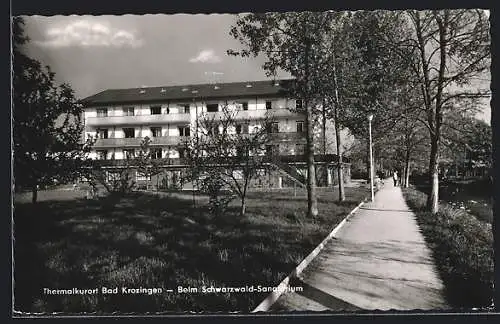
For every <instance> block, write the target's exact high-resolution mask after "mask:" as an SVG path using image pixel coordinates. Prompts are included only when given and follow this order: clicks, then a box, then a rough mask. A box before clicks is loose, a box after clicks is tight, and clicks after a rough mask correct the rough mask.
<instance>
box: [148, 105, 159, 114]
mask: <svg viewBox="0 0 500 324" xmlns="http://www.w3.org/2000/svg"><path fill="white" fill-rule="evenodd" d="M150 109H151V115H160V114H161V106H154V107H150Z"/></svg>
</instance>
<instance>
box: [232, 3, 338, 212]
mask: <svg viewBox="0 0 500 324" xmlns="http://www.w3.org/2000/svg"><path fill="white" fill-rule="evenodd" d="M333 17H334V13H333V12H323V13H321V12H300V13H296V12H289V13H264V14H246V15H243V16H241V17H240V18H239V19H238V21H237V22H236V24H235V25H234V26H233V27H232V28H231V31H230V35H231V36H233V37H234V38H235V39H237V40H238V41H239V42H240V43H241V44H242V46H243V47H244V49H242V50H241V51H235V50H229V51H228V54H230V55H240V56H242V57H247V56H254V57H256V56H258V55H259V54H264V55H265V57H266V59H267V61H266V62H265V63H264V65H263V69H264V70H265V71H266V74H267V75H268V76H274V75H276V73H277V71H278V70H283V71H287V72H289V73H290V74H291V75H292V76H293V77H294V78H295V82H294V83H293V84H292V86H291V87H290V89H289V95H290V96H294V97H296V98H300V99H302V100H303V108H301V109H302V110H303V111H305V115H306V123H305V124H306V125H305V126H306V127H305V131H306V141H307V144H306V162H307V171H308V172H307V198H308V199H307V201H308V216H309V217H315V216H316V215H317V214H318V207H317V198H316V174H315V163H314V139H313V127H314V117H315V114H316V113H317V109H316V108H315V107H321V102H322V100H323V98H322V97H321V91H319V89H320V88H321V81H322V78H321V74H322V73H323V72H324V71H323V61H322V60H323V58H324V56H323V55H322V46H321V44H322V42H323V41H324V40H325V37H326V36H327V35H328V32H329V31H330V27H331V26H330V20H331V19H332V18H333Z"/></svg>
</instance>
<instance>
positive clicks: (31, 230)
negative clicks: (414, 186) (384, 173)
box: [14, 188, 367, 314]
mask: <svg viewBox="0 0 500 324" xmlns="http://www.w3.org/2000/svg"><path fill="white" fill-rule="evenodd" d="M366 194H367V190H366V189H360V188H356V189H354V188H347V189H346V197H347V199H348V200H347V201H346V202H344V203H342V204H339V203H335V202H334V200H335V199H336V197H337V196H336V194H335V192H333V191H332V190H326V191H321V192H320V193H319V211H320V214H319V215H318V217H316V218H315V219H308V218H306V217H305V215H306V210H307V199H306V196H305V192H304V191H298V194H297V196H296V197H295V196H294V193H293V190H292V191H286V190H279V191H276V190H275V191H272V192H251V193H249V194H248V207H247V215H246V216H245V217H244V218H241V217H239V216H238V202H237V201H235V202H234V203H232V204H231V206H230V210H229V212H228V213H227V214H226V215H225V216H221V217H217V218H213V217H212V216H210V214H209V213H208V212H207V207H206V201H207V199H206V198H205V197H198V198H197V199H196V201H195V202H196V206H194V205H193V199H192V196H191V195H189V194H162V195H161V196H155V195H147V194H142V193H137V194H132V195H131V196H129V197H125V198H122V199H119V200H116V201H109V198H103V199H100V200H84V199H81V198H78V192H73V191H63V190H59V191H57V192H55V191H54V192H41V193H40V195H39V197H40V199H41V201H40V202H39V203H38V204H37V205H36V206H33V205H32V204H31V203H28V202H26V200H28V201H29V196H23V195H21V196H19V197H16V201H17V202H16V204H15V211H14V221H15V233H14V235H15V250H14V251H15V258H14V259H15V274H14V276H15V291H14V292H15V309H16V310H18V311H23V312H45V313H52V312H71V313H83V312H97V313H98V314H103V313H112V312H120V313H147V312H154V313H156V312H185V311H205V312H217V311H224V312H228V311H242V312H248V311H251V310H252V309H253V308H255V307H256V306H257V305H258V303H260V302H261V301H262V300H263V298H265V297H266V296H267V293H215V294H202V293H191V294H187V293H177V287H178V286H182V287H198V288H201V287H202V286H210V285H213V286H215V287H238V286H245V285H254V286H257V285H262V286H276V285H277V284H278V283H279V282H280V281H281V280H282V279H283V278H284V277H286V276H287V275H288V273H289V272H291V271H292V270H293V268H294V267H295V266H297V265H298V264H299V263H300V262H301V261H302V259H303V258H304V257H305V256H307V254H309V253H310V251H311V250H312V249H314V247H315V246H316V245H317V244H319V243H320V242H321V241H322V240H323V238H324V237H325V236H326V235H327V234H328V233H329V232H330V231H331V230H332V229H333V228H334V227H335V226H336V225H337V224H338V223H339V222H340V221H341V220H342V219H343V218H344V217H345V215H346V214H347V213H348V212H349V211H350V210H351V209H352V208H353V207H354V206H355V205H357V204H358V202H359V201H361V200H362V199H363V198H364V197H365V196H366ZM82 196H83V195H82V194H80V197H82ZM73 287H75V288H79V289H91V288H99V289H101V287H107V288H114V287H119V289H121V287H128V288H139V287H144V288H163V289H164V290H165V289H173V290H174V292H173V293H166V292H163V293H162V294H153V295H148V294H142V295H126V294H121V293H119V294H116V295H103V294H97V295H86V296H82V295H73V296H68V295H45V294H44V293H43V288H49V289H71V288H73Z"/></svg>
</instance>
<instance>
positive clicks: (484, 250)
mask: <svg viewBox="0 0 500 324" xmlns="http://www.w3.org/2000/svg"><path fill="white" fill-rule="evenodd" d="M404 195H405V198H406V201H407V203H408V205H409V206H410V208H412V209H413V210H414V211H415V213H416V215H417V221H418V223H419V226H420V228H421V230H422V233H423V235H424V237H425V240H426V241H427V243H428V245H429V247H430V248H431V250H432V252H433V255H434V259H435V261H436V264H437V268H438V271H439V273H440V275H441V277H442V279H443V282H444V284H445V293H446V296H447V299H448V302H449V303H450V304H451V305H452V306H453V307H458V308H476V307H487V306H490V305H491V303H492V299H493V293H494V287H493V282H494V281H493V280H494V262H493V253H494V251H493V233H492V231H491V225H490V224H487V223H484V222H481V221H479V220H477V218H475V217H474V216H472V215H470V214H468V213H467V212H465V211H464V210H461V209H457V208H453V207H451V206H450V205H447V204H444V203H443V204H442V205H441V206H440V210H439V212H438V213H437V214H435V215H433V214H432V213H430V212H427V211H426V210H425V202H426V197H427V196H426V195H425V194H423V193H421V192H418V191H416V190H414V189H405V190H404Z"/></svg>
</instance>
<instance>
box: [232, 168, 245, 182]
mask: <svg viewBox="0 0 500 324" xmlns="http://www.w3.org/2000/svg"><path fill="white" fill-rule="evenodd" d="M233 178H234V179H236V180H242V179H243V171H242V170H233Z"/></svg>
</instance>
